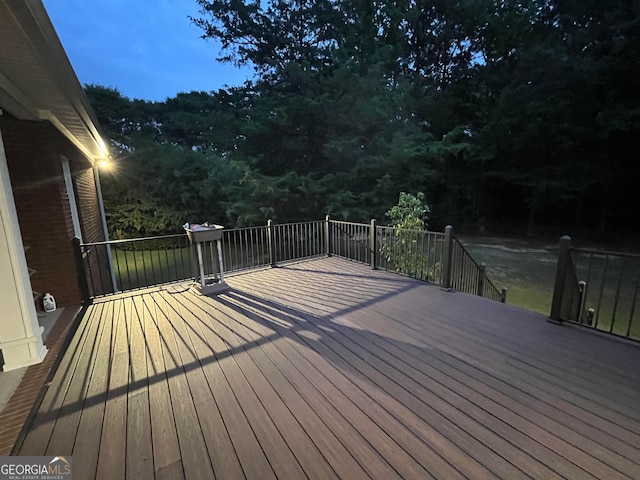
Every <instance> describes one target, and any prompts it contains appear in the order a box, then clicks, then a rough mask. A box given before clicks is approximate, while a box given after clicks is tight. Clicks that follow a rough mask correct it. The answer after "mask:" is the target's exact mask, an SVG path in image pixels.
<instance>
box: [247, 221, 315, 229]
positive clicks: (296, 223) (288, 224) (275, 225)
mask: <svg viewBox="0 0 640 480" xmlns="http://www.w3.org/2000/svg"><path fill="white" fill-rule="evenodd" d="M324 222H325V221H324V220H310V221H308V222H289V223H274V224H273V226H274V227H290V226H292V225H307V224H309V223H324ZM252 228H259V227H252Z"/></svg>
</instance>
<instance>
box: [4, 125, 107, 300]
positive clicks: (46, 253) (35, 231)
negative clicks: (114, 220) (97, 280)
mask: <svg viewBox="0 0 640 480" xmlns="http://www.w3.org/2000/svg"><path fill="white" fill-rule="evenodd" d="M0 128H2V132H3V137H4V144H5V152H6V156H7V164H8V168H9V174H10V177H11V185H12V188H13V193H14V199H15V204H16V210H17V214H18V220H19V223H20V231H21V234H22V238H23V242H24V245H26V246H29V247H30V248H29V250H28V251H27V253H26V258H27V264H28V266H29V267H30V268H31V269H33V270H35V273H34V274H33V275H32V276H31V285H32V288H33V289H34V290H35V291H37V292H40V293H45V292H50V293H51V294H52V295H53V296H54V297H55V299H56V302H57V303H58V305H60V306H65V305H78V304H79V303H80V301H81V299H80V293H79V289H78V285H77V281H76V271H75V264H74V259H73V252H72V249H71V239H72V238H73V236H74V229H73V220H72V217H71V207H70V205H69V199H68V195H69V193H70V192H67V189H66V186H65V183H64V176H63V170H62V163H61V155H64V156H65V157H67V158H68V159H69V163H70V166H71V168H72V172H73V174H74V176H75V177H76V184H77V185H79V188H78V194H77V196H76V200H77V203H78V210H79V214H80V215H81V221H85V220H86V221H87V225H86V226H85V227H83V228H84V230H86V233H85V232H84V231H83V236H84V235H86V238H84V240H85V241H95V240H102V239H103V237H101V234H100V231H99V230H100V229H101V224H100V223H99V222H100V220H99V213H98V215H97V217H96V213H95V212H96V211H97V210H98V207H97V205H98V203H97V196H96V192H95V184H93V181H92V179H91V178H92V177H93V172H92V168H91V164H90V163H89V162H88V161H87V160H86V159H85V158H84V157H83V156H82V154H80V152H78V151H77V149H76V148H75V147H74V146H73V145H72V144H71V143H70V142H69V141H68V140H67V139H66V138H65V137H64V136H63V135H62V134H61V133H60V132H58V131H57V130H56V129H55V128H54V127H53V126H52V125H51V124H49V123H48V122H34V121H24V120H17V119H14V118H12V117H8V116H3V117H0ZM92 185H93V188H94V190H93V192H92V193H91V187H92Z"/></svg>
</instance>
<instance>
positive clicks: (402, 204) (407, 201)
mask: <svg viewBox="0 0 640 480" xmlns="http://www.w3.org/2000/svg"><path fill="white" fill-rule="evenodd" d="M430 213H431V209H430V208H429V205H427V203H426V201H425V197H424V193H422V192H418V193H417V194H416V195H414V194H412V193H406V192H400V198H399V200H398V204H397V205H394V206H393V207H392V208H391V210H389V211H388V212H387V213H386V216H387V218H388V219H389V220H390V221H391V225H392V226H393V227H396V228H398V229H408V230H426V228H427V220H428V219H429V214H430Z"/></svg>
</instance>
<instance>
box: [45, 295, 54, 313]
mask: <svg viewBox="0 0 640 480" xmlns="http://www.w3.org/2000/svg"><path fill="white" fill-rule="evenodd" d="M42 305H43V306H44V311H45V312H54V311H55V309H56V299H55V298H53V295H51V294H50V293H45V294H44V297H42Z"/></svg>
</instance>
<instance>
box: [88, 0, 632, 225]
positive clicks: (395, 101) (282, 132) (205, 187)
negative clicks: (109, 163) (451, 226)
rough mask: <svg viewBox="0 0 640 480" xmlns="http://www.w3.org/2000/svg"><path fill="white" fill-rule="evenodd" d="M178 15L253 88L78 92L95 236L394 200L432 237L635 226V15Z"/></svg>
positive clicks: (348, 10)
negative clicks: (105, 143) (94, 130)
mask: <svg viewBox="0 0 640 480" xmlns="http://www.w3.org/2000/svg"><path fill="white" fill-rule="evenodd" d="M197 3H198V4H199V6H200V15H199V16H198V17H197V18H193V19H192V21H193V22H194V23H195V24H196V25H198V26H199V27H201V28H202V34H203V36H204V37H205V38H214V39H216V40H219V41H220V42H221V44H222V47H223V50H222V55H221V58H220V60H221V61H223V62H232V63H234V64H237V65H250V66H252V67H253V68H255V70H256V73H257V77H256V78H258V80H255V81H252V82H248V83H246V84H245V85H241V86H236V87H233V88H228V89H224V90H219V91H217V92H209V93H207V92H191V93H181V94H178V95H176V97H174V98H170V99H167V101H165V102H156V103H151V102H145V101H141V100H131V99H128V98H125V97H123V96H122V95H120V94H119V93H118V92H117V91H115V90H113V89H109V88H104V87H100V86H96V85H92V86H87V93H88V95H89V97H90V99H91V101H92V103H93V105H94V108H95V110H96V112H97V114H98V116H99V120H100V122H101V123H102V125H103V126H104V127H105V129H106V130H107V132H108V133H109V135H110V136H111V138H112V142H113V145H114V148H115V149H116V151H117V157H118V164H119V171H118V173H115V174H114V175H113V178H110V179H107V180H106V185H105V197H107V208H108V211H109V214H110V222H111V224H112V229H113V231H114V233H115V232H116V231H117V232H118V235H134V234H139V233H144V234H150V233H154V232H161V231H171V230H172V229H175V228H177V226H179V225H181V224H182V223H184V221H187V220H188V221H204V220H212V221H216V222H217V223H225V224H227V225H229V226H236V225H238V226H240V225H250V224H259V223H264V222H265V221H266V220H267V219H268V218H272V219H274V220H277V221H298V220H307V219H317V218H322V217H323V216H324V215H325V214H331V215H334V216H337V217H341V218H345V219H349V220H367V219H369V218H379V219H382V218H384V213H385V212H386V211H388V210H389V208H390V207H391V206H393V205H394V204H395V203H396V202H397V199H398V197H399V194H400V192H422V193H425V194H426V197H427V198H429V203H430V206H431V223H432V225H435V226H439V225H442V224H445V223H456V224H460V223H467V224H480V223H482V224H484V223H488V224H496V225H504V224H518V225H523V226H528V228H529V229H534V228H535V226H536V225H538V224H541V223H546V224H563V225H578V226H584V227H588V228H602V229H604V228H614V229H624V228H634V229H637V227H636V226H635V225H629V224H628V221H629V219H630V218H631V219H632V218H635V217H637V216H638V214H639V213H640V207H639V206H638V205H640V202H638V201H637V200H638V196H637V194H636V193H635V192H636V191H637V187H636V185H637V184H638V182H639V181H640V178H639V177H640V170H639V169H638V168H636V167H635V158H636V156H637V152H638V151H639V147H640V145H639V142H640V140H639V139H640V93H639V91H638V88H637V86H638V85H640V61H639V58H640V1H638V0H611V1H609V2H601V1H595V0H593V1H591V0H586V1H585V0H583V1H577V0H575V1H562V2H560V1H559V0H529V1H524V2H523V1H517V2H516V1H511V0H454V1H447V0H401V1H387V0H380V1H373V2H372V1H368V2H363V1H360V0H345V1H337V0H315V1H311V0H309V1H306V0H299V1H291V0H268V1H257V0H253V1H244V2H240V1H237V0H216V1H211V0H197ZM625 222H626V223H625Z"/></svg>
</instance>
